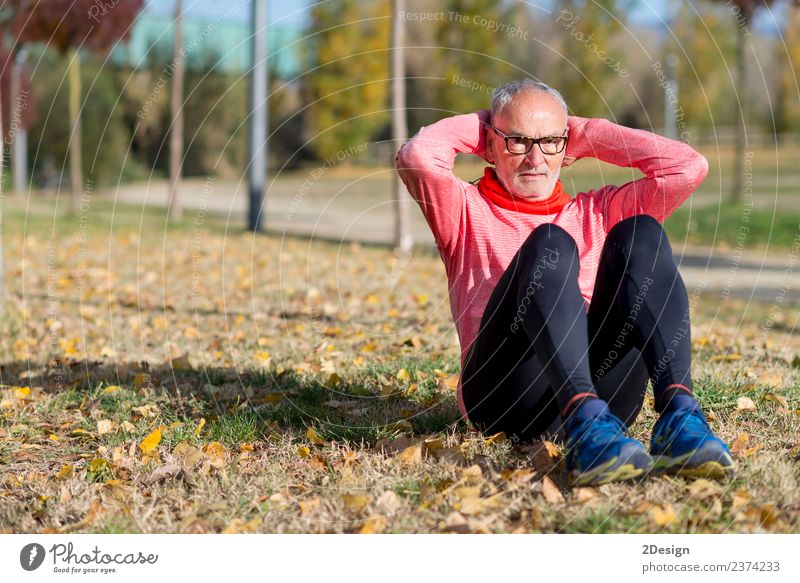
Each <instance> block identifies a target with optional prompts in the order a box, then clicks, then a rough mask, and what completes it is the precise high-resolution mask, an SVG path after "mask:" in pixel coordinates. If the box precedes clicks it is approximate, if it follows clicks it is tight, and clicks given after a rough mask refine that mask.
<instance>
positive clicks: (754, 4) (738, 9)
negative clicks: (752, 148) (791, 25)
mask: <svg viewBox="0 0 800 583" xmlns="http://www.w3.org/2000/svg"><path fill="white" fill-rule="evenodd" d="M790 1H791V3H792V4H798V3H800V0H790ZM717 2H721V3H724V4H725V5H726V6H728V7H729V8H730V10H731V15H732V16H733V18H734V19H735V22H736V30H737V31H738V32H737V35H736V56H735V59H736V77H735V80H734V82H735V85H736V87H741V88H742V90H741V91H736V96H737V98H738V100H739V103H738V105H739V110H738V118H739V119H738V120H737V123H736V146H735V150H734V155H733V185H732V188H731V194H730V197H731V201H732V202H734V203H737V202H739V201H740V200H741V199H742V196H743V190H744V188H743V186H744V182H743V181H744V176H743V168H744V149H745V146H746V141H747V135H746V132H747V92H746V91H745V90H744V88H745V86H746V83H747V60H746V59H745V44H746V40H747V38H748V37H750V36H751V35H752V31H753V16H754V15H755V13H756V10H758V9H759V8H766V9H769V8H770V7H771V6H773V5H774V4H775V2H776V0H717Z"/></svg>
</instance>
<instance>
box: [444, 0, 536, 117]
mask: <svg viewBox="0 0 800 583" xmlns="http://www.w3.org/2000/svg"><path fill="white" fill-rule="evenodd" d="M502 4H503V3H502V2H500V1H498V0H449V1H448V2H447V4H446V7H445V8H444V9H443V11H444V12H445V13H446V16H447V18H445V20H442V21H438V22H437V25H438V26H437V34H436V39H437V42H436V44H437V46H439V47H440V49H439V53H440V54H439V58H438V59H437V61H438V62H439V65H437V66H438V67H441V71H442V73H441V76H442V77H444V85H445V90H444V91H442V92H441V94H440V95H439V97H438V101H439V103H438V106H439V108H441V110H442V111H443V112H447V113H449V114H451V115H455V114H457V113H469V112H472V111H476V110H479V109H484V108H487V107H488V106H489V101H490V97H491V88H493V87H497V86H498V85H500V84H502V83H503V82H504V81H508V80H511V79H515V78H521V77H524V76H525V75H524V73H521V72H520V71H518V70H517V69H516V68H515V67H514V66H513V65H511V63H510V62H509V59H508V48H509V46H510V45H511V44H512V43H513V42H519V40H518V39H516V40H512V39H510V38H508V35H509V33H511V34H512V36H513V34H514V29H513V28H512V24H511V19H510V16H511V15H510V11H509V10H506V9H504V8H503V7H502ZM462 79H463V80H464V81H465V82H468V83H469V84H468V85H459V82H460V80H462ZM483 87H486V88H488V89H484V88H483Z"/></svg>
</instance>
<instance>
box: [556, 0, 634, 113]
mask: <svg viewBox="0 0 800 583" xmlns="http://www.w3.org/2000/svg"><path fill="white" fill-rule="evenodd" d="M618 5H619V2H615V0H592V1H589V2H583V1H578V0H564V1H563V2H561V4H560V7H561V10H560V11H559V12H558V14H557V15H556V23H557V25H558V26H560V27H562V28H563V33H564V34H562V47H561V53H562V55H563V57H562V58H563V61H564V62H563V65H562V67H561V68H560V70H559V72H557V74H558V75H560V78H559V79H558V85H557V87H558V88H559V90H560V91H561V92H562V94H563V95H564V98H565V99H566V100H567V103H568V104H569V106H570V108H571V109H572V110H574V111H575V112H576V113H577V114H578V115H581V116H585V117H608V116H609V111H608V109H609V104H610V103H615V102H618V101H621V100H622V97H624V96H625V94H626V93H629V92H630V91H631V88H630V81H627V79H628V77H629V75H630V72H629V71H628V70H627V68H626V67H625V60H626V59H625V55H624V54H621V53H618V52H616V51H615V50H614V46H613V40H614V36H615V35H616V34H617V33H618V32H619V31H621V30H622V26H623V23H622V22H620V20H619V17H618V16H617V15H618V14H622V13H623V12H624V10H623V9H621V8H620V7H618Z"/></svg>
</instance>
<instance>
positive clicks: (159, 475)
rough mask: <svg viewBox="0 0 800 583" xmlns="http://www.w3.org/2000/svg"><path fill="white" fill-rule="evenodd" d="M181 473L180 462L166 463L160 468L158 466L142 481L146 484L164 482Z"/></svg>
mask: <svg viewBox="0 0 800 583" xmlns="http://www.w3.org/2000/svg"><path fill="white" fill-rule="evenodd" d="M180 473H181V466H180V464H176V463H170V464H165V465H163V466H161V467H159V468H156V469H155V470H153V471H152V472H150V473H149V474H147V475H146V476H145V477H143V478H142V482H144V483H145V484H148V485H150V484H155V483H157V482H163V481H164V480H168V479H170V478H174V477H175V476H177V475H178V474H180Z"/></svg>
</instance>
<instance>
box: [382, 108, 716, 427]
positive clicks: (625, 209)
mask: <svg viewBox="0 0 800 583" xmlns="http://www.w3.org/2000/svg"><path fill="white" fill-rule="evenodd" d="M481 119H483V121H488V112H487V111H485V110H484V111H483V112H479V113H470V114H465V115H457V116H453V117H448V118H445V119H442V120H440V121H438V122H436V123H434V124H432V125H430V126H426V127H423V128H422V129H421V130H420V131H419V132H418V133H417V134H416V135H415V136H414V137H413V138H411V139H410V140H409V141H408V143H406V144H404V145H403V146H402V147H401V148H400V150H399V152H398V153H397V156H396V159H395V162H396V165H397V171H398V173H399V175H400V177H401V179H402V180H403V182H404V183H405V185H406V187H407V188H408V191H409V192H410V194H411V196H412V197H413V198H414V199H415V200H416V201H417V203H418V204H419V206H420V208H421V209H422V212H423V214H424V215H425V218H426V220H427V222H428V225H429V226H430V228H431V231H432V232H433V235H434V239H435V241H436V246H437V247H438V249H439V254H440V256H441V258H442V261H443V262H444V265H445V270H446V273H447V279H448V286H449V293H450V308H451V310H452V314H453V319H454V321H455V326H456V331H457V333H458V338H459V342H460V346H461V367H462V370H463V366H464V363H465V358H466V356H467V354H468V351H469V347H470V345H471V344H472V342H473V341H474V340H475V336H476V335H477V332H478V330H479V327H480V322H481V318H482V316H483V311H484V309H485V307H486V304H487V303H488V301H489V297H490V296H491V294H492V291H493V290H494V288H495V286H496V285H497V282H498V280H499V279H500V276H501V275H502V274H503V272H504V271H505V270H506V268H507V267H508V265H509V264H510V263H511V260H512V259H513V257H514V255H515V254H516V253H517V251H518V250H519V248H520V247H521V246H522V243H524V242H525V240H526V239H527V237H528V235H530V233H531V231H532V230H533V229H534V228H536V227H538V226H539V225H541V224H543V223H555V224H557V225H559V226H560V227H562V228H563V229H564V230H566V231H567V232H568V233H569V234H570V235H572V237H573V238H574V239H575V241H576V243H577V246H578V253H579V257H580V271H579V275H578V284H579V286H580V290H581V294H582V295H583V297H584V300H585V304H586V305H585V307H586V309H587V311H588V307H589V302H591V299H592V291H593V288H594V281H595V276H596V273H597V267H598V264H599V260H600V253H601V251H602V248H603V242H604V241H605V238H606V234H607V233H608V231H609V230H610V229H611V227H613V226H614V225H615V224H616V223H618V222H619V221H621V220H623V219H625V218H627V217H630V216H633V215H637V214H648V215H651V216H653V217H655V218H656V219H657V220H658V221H659V222H662V223H663V221H664V220H665V219H666V218H667V217H668V216H669V215H670V214H671V213H672V212H673V211H674V210H675V209H677V208H678V207H679V206H680V205H681V204H682V203H683V202H684V201H685V200H686V199H687V198H688V197H689V196H690V195H691V194H692V192H694V190H695V189H696V188H697V186H698V185H699V184H700V183H701V182H702V181H703V179H704V178H705V176H706V174H707V172H708V162H707V161H706V159H705V158H704V157H703V156H702V155H701V154H700V153H698V152H697V151H695V150H694V149H692V148H691V147H690V146H688V145H686V144H684V143H683V142H680V141H676V140H671V139H668V138H665V137H662V136H659V135H657V134H654V133H651V132H648V131H644V130H635V129H631V128H627V127H624V126H621V125H617V124H615V123H613V122H611V121H609V120H606V119H599V118H581V117H576V116H570V117H569V118H568V127H569V137H570V139H569V142H568V145H567V151H566V154H565V156H566V157H567V158H570V157H572V158H575V159H580V158H585V157H593V158H597V159H599V160H602V161H604V162H610V163H612V164H615V165H617V166H626V167H635V168H638V169H639V170H641V171H642V172H643V173H644V177H643V178H640V179H638V180H634V181H631V182H628V183H626V184H623V185H622V186H614V185H606V186H603V187H602V188H600V189H598V190H590V191H589V192H580V193H578V194H577V195H575V197H574V198H573V199H572V200H570V201H569V202H568V203H567V204H566V205H565V206H564V207H563V208H562V209H561V210H560V211H558V212H557V213H553V214H529V213H525V212H520V211H516V210H509V209H506V208H503V207H500V206H498V205H496V204H495V203H493V202H492V201H490V200H489V199H487V198H485V197H484V196H483V195H482V194H481V193H480V192H479V190H478V188H477V187H476V186H475V185H473V184H470V183H469V182H465V181H463V180H461V179H459V178H458V177H456V176H455V175H454V174H453V165H454V163H455V159H456V154H458V153H459V152H462V153H467V154H475V155H476V156H479V157H481V158H483V159H484V160H485V136H484V131H483V129H482V123H481ZM458 405H459V409H460V410H461V413H462V415H463V416H464V417H466V416H467V412H466V409H465V407H464V401H463V398H462V391H461V381H460V380H459V384H458Z"/></svg>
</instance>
